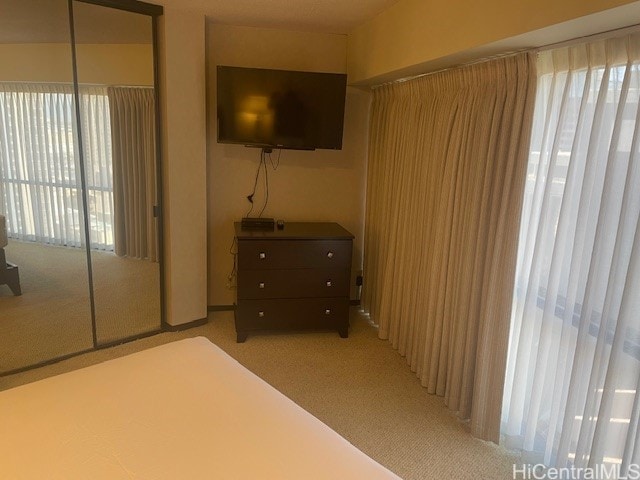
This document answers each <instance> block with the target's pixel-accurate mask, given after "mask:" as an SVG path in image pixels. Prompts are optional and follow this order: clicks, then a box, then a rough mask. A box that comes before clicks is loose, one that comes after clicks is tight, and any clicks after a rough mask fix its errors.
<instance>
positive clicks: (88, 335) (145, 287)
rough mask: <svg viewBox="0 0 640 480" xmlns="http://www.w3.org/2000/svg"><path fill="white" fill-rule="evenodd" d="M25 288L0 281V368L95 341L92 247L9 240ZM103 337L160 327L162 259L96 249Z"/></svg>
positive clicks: (101, 340) (37, 360)
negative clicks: (19, 292)
mask: <svg viewBox="0 0 640 480" xmlns="http://www.w3.org/2000/svg"><path fill="white" fill-rule="evenodd" d="M5 252H6V256H7V260H8V261H9V262H11V263H15V264H17V265H18V267H19V268H20V283H21V287H22V295H21V296H19V297H15V296H13V294H12V293H11V291H10V290H9V287H7V286H6V285H3V286H0V372H7V371H11V370H14V369H18V368H22V367H25V366H28V365H33V364H36V363H40V362H43V361H47V360H50V359H53V358H56V357H60V356H64V355H68V354H71V353H75V352H78V351H83V350H87V349H91V348H92V347H93V340H92V327H91V310H90V302H89V283H88V273H87V258H86V253H85V251H84V250H82V249H77V248H64V247H54V246H46V245H39V244H36V243H30V242H17V241H10V242H9V245H8V246H7V247H6V248H5ZM91 259H92V265H93V281H94V296H95V306H96V330H97V338H98V343H99V344H100V343H109V342H112V341H116V340H118V339H121V338H126V337H129V336H133V335H138V334H141V333H145V332H149V331H153V330H157V329H159V328H160V281H159V275H160V274H159V265H158V264H157V263H152V262H148V261H144V260H135V259H129V258H120V257H117V256H115V255H113V254H111V253H106V252H95V251H92V252H91Z"/></svg>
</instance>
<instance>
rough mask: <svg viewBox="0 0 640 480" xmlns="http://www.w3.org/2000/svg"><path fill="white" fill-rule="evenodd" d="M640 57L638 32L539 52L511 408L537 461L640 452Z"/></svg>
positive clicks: (604, 458)
mask: <svg viewBox="0 0 640 480" xmlns="http://www.w3.org/2000/svg"><path fill="white" fill-rule="evenodd" d="M639 64H640V35H639V34H633V35H630V36H625V37H621V38H615V39H608V40H601V41H597V42H593V43H589V44H582V45H578V46H573V47H567V48H563V49H558V50H553V51H548V52H543V53H541V54H540V56H539V60H538V76H539V78H538V91H537V99H536V110H535V115H534V128H533V134H532V142H531V152H530V158H529V166H528V176H527V181H526V192H525V197H524V208H523V215H522V222H521V230H520V243H519V253H518V265H517V273H516V289H515V293H514V306H513V313H512V317H513V318H512V330H511V339H510V347H509V356H508V364H507V377H506V382H505V396H504V403H503V422H502V433H503V435H504V436H505V439H506V445H507V446H515V447H519V448H522V449H523V450H524V451H525V452H528V454H527V457H529V460H531V461H542V462H544V463H546V464H548V465H555V466H562V467H564V466H570V465H575V466H576V467H595V466H597V465H601V464H605V467H611V466H615V465H618V466H619V467H620V468H621V471H622V473H624V472H625V471H626V469H627V468H628V466H629V464H630V463H639V462H640V439H639V438H638V435H640V431H639V430H638V418H639V414H640V395H638V388H639V387H640V384H639V381H640V231H639V222H638V219H639V216H640V141H639V140H640V134H639V132H640V121H639V119H638V116H639V114H640V110H639V109H638V97H639V93H640V67H639ZM607 464H608V465H607ZM614 468H617V467H614Z"/></svg>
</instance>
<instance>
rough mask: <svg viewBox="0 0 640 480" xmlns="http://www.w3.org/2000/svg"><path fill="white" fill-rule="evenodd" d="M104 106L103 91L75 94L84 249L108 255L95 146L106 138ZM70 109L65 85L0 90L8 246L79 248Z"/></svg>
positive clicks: (105, 193) (101, 167) (103, 172)
mask: <svg viewBox="0 0 640 480" xmlns="http://www.w3.org/2000/svg"><path fill="white" fill-rule="evenodd" d="M105 99H106V91H105V89H104V88H98V87H82V88H81V89H80V101H81V124H82V128H83V148H84V152H85V166H86V172H87V195H88V198H89V202H90V205H91V206H92V207H93V211H92V212H91V213H92V214H91V216H90V229H91V231H90V234H91V239H92V247H93V248H96V249H102V250H112V249H113V240H112V236H113V235H112V234H110V233H109V232H110V230H111V225H110V220H109V218H108V215H109V208H110V207H109V205H110V203H112V202H113V200H112V195H111V192H110V191H109V188H110V183H111V181H110V176H111V173H110V171H111V156H110V154H111V152H110V148H100V146H99V143H100V142H101V141H104V140H105V139H107V140H108V139H109V137H110V133H109V121H108V118H109V112H108V104H107V102H106V101H105ZM74 102H75V100H74V93H73V87H72V86H70V85H55V84H53V85H52V84H30V83H0V213H2V214H4V215H6V216H7V222H8V230H9V236H10V237H12V238H16V239H21V240H29V241H36V242H41V243H47V244H53V245H64V246H70V247H81V246H83V244H84V233H83V232H84V229H83V228H84V227H83V222H84V219H83V218H84V217H83V210H82V185H81V179H80V158H79V155H78V148H77V145H78V135H77V133H78V128H77V125H76V121H75V103H74ZM97 192H100V193H99V196H101V197H102V198H101V202H100V204H97V203H96V200H95V199H96V196H97ZM103 211H104V212H105V217H104V218H102V219H101V220H100V215H102V212H103ZM98 220H100V221H98Z"/></svg>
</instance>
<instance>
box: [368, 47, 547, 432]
mask: <svg viewBox="0 0 640 480" xmlns="http://www.w3.org/2000/svg"><path fill="white" fill-rule="evenodd" d="M535 78H536V77H535V62H534V59H533V57H531V56H529V55H526V54H522V55H516V56H512V57H508V58H502V59H497V60H493V61H490V62H485V63H482V64H477V65H472V66H469V67H465V68H460V69H454V70H449V71H445V72H440V73H436V74H433V75H429V76H425V77H421V78H417V79H414V80H410V81H406V82H402V83H394V84H389V85H384V86H382V87H379V88H377V89H376V90H375V91H374V94H373V104H372V116H371V129H370V145H369V164H368V165H369V166H368V184H367V185H368V186H367V210H366V220H365V222H366V223H365V265H364V276H365V277H364V278H365V282H364V288H363V295H362V305H363V308H364V310H365V311H366V312H368V313H369V314H370V315H371V317H372V318H373V321H374V322H376V323H377V324H378V325H379V335H380V337H381V338H388V339H389V340H390V341H391V343H392V345H393V347H394V348H396V349H398V351H399V353H400V354H402V355H404V356H406V358H407V362H408V363H409V365H410V367H411V369H412V370H413V371H415V372H416V373H417V375H418V377H419V378H420V380H421V382H422V384H423V385H424V386H425V387H426V388H427V390H428V392H429V393H432V394H437V395H441V396H444V398H445V402H446V404H447V405H448V407H449V408H450V409H451V410H453V411H455V412H457V413H458V415H459V416H461V417H462V418H465V419H467V418H470V428H471V432H472V433H473V434H474V435H476V436H478V437H480V438H484V439H488V440H492V441H494V442H497V441H498V440H499V432H500V413H501V403H502V395H501V394H502V390H503V382H504V369H505V363H506V353H507V341H508V330H509V320H510V313H511V298H512V290H513V279H514V273H515V261H516V251H517V238H518V225H519V220H520V212H521V201H522V189H523V185H524V176H525V170H526V166H527V156H528V147H529V136H530V131H531V119H532V115H533V102H534V94H535Z"/></svg>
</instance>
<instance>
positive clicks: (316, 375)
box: [0, 311, 518, 480]
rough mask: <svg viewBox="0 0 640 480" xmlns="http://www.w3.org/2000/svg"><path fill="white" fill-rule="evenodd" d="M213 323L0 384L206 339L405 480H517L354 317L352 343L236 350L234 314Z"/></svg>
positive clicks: (498, 453) (278, 342)
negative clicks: (192, 338) (186, 340)
mask: <svg viewBox="0 0 640 480" xmlns="http://www.w3.org/2000/svg"><path fill="white" fill-rule="evenodd" d="M209 319H210V322H209V324H207V325H205V326H202V327H198V328H194V329H191V330H187V331H185V332H180V333H162V334H160V335H156V336H153V337H149V338H145V339H142V340H138V341H135V342H131V343H128V344H125V345H121V346H118V347H114V348H110V349H106V350H101V351H97V352H92V353H88V354H85V355H81V356H80V357H76V358H73V359H70V360H67V361H64V362H61V363H58V364H55V365H51V366H47V367H44V368H41V369H37V370H33V371H30V372H25V373H21V374H18V375H13V376H9V377H4V378H0V389H7V388H11V387H13V386H17V385H21V384H23V383H28V382H31V381H34V380H37V379H40V378H44V377H47V376H51V375H56V374H59V373H62V372H65V371H69V370H73V369H76V368H80V367H83V366H87V365H90V364H94V363H98V362H101V361H104V360H107V359H110V358H114V357H118V356H122V355H126V354H128V353H131V352H135V351H139V350H142V349H144V348H149V347H151V346H155V345H159V344H162V343H167V342H170V341H174V340H177V339H180V338H184V337H190V336H196V335H203V336H206V337H208V338H209V339H211V340H212V341H213V342H214V343H216V344H217V345H219V346H220V347H221V348H223V349H224V350H225V351H226V352H227V353H229V354H230V355H231V356H233V357H234V358H236V359H237V360H238V361H239V362H240V363H242V364H243V365H245V366H246V367H247V368H249V369H250V370H252V371H253V372H255V373H256V374H258V375H259V376H261V377H262V378H263V379H265V380H266V381H267V382H269V383H270V384H271V385H273V386H274V387H275V388H277V389H278V390H280V391H281V392H283V393H284V394H285V395H287V396H288V397H290V398H291V399H292V400H294V401H295V402H296V403H298V404H299V405H301V406H302V407H304V408H305V409H306V410H308V411H309V412H311V413H312V414H313V415H315V416H316V417H318V418H319V419H320V420H322V421H323V422H325V423H326V424H327V425H329V426H330V427H331V428H333V429H334V430H336V431H337V432H338V433H340V434H341V435H343V436H344V437H345V438H346V439H347V440H349V441H350V442H351V443H353V444H354V445H356V446H357V447H358V448H360V449H361V450H362V451H364V452H365V453H366V454H368V455H370V456H371V457H372V458H374V459H375V460H377V461H378V462H380V463H382V464H383V465H385V466H387V467H388V468H389V469H391V470H392V471H394V472H395V473H397V474H398V475H400V476H401V477H403V478H405V479H406V480H414V479H415V480H418V479H425V480H427V479H446V480H453V479H456V480H466V479H468V480H472V479H473V480H494V479H495V480H506V479H510V478H512V474H511V472H512V465H513V463H514V462H517V461H518V457H517V456H516V455H515V454H513V453H510V452H507V451H506V450H504V449H502V448H501V447H498V446H496V445H494V444H491V443H488V442H483V441H480V440H477V439H475V438H473V437H471V435H469V434H468V433H467V431H466V428H465V425H464V424H463V423H462V422H460V421H459V420H458V419H457V418H456V417H455V416H454V415H453V414H452V413H451V412H450V411H449V410H447V409H446V407H445V406H444V403H443V401H442V399H441V398H439V397H435V396H432V395H428V394H427V393H426V391H425V389H424V388H423V387H421V386H420V383H419V381H418V379H417V378H416V376H415V375H414V374H413V373H412V372H411V371H410V370H409V368H408V366H407V365H406V362H405V359H404V358H402V357H401V356H400V355H398V353H397V352H395V351H394V350H393V349H392V348H391V346H390V345H389V343H388V342H386V341H382V340H379V339H378V338H377V331H376V330H375V328H373V327H372V326H371V325H369V324H368V323H367V321H366V319H365V318H364V317H363V316H360V315H358V314H357V313H356V312H355V311H354V312H352V322H351V323H352V328H351V332H350V336H349V338H348V339H340V338H339V337H338V335H337V333H335V332H319V333H316V332H313V333H300V334H273V335H262V336H250V337H249V338H248V340H247V342H246V343H244V344H237V343H235V331H234V327H233V314H232V313H230V312H221V313H216V314H211V315H210V316H209ZM212 435H215V432H212ZM249 459H250V457H248V460H249ZM363 480H366V479H363Z"/></svg>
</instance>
